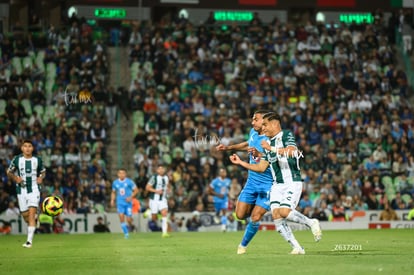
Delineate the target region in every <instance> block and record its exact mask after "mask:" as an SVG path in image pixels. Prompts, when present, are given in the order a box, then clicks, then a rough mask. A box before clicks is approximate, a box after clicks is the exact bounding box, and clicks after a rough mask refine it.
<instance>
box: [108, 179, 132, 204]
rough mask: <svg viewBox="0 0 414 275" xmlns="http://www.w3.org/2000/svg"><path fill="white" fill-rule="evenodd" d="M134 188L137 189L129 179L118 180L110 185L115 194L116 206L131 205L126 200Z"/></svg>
mask: <svg viewBox="0 0 414 275" xmlns="http://www.w3.org/2000/svg"><path fill="white" fill-rule="evenodd" d="M135 188H137V186H136V184H135V182H134V181H133V180H131V179H130V178H125V179H124V180H122V181H121V180H120V179H116V180H114V181H113V183H112V191H115V192H116V204H117V205H125V204H132V202H127V201H126V198H128V197H130V196H131V195H132V193H133V191H134V189H135Z"/></svg>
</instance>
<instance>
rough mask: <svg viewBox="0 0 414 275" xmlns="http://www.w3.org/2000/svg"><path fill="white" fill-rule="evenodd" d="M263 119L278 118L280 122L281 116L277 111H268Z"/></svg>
mask: <svg viewBox="0 0 414 275" xmlns="http://www.w3.org/2000/svg"><path fill="white" fill-rule="evenodd" d="M263 119H267V120H269V121H271V120H278V121H279V122H280V120H281V119H280V116H279V114H277V113H274V112H271V113H267V114H265V115H263Z"/></svg>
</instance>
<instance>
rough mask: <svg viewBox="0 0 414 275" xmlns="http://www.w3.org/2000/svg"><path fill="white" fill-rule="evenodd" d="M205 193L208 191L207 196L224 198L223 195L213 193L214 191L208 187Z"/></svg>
mask: <svg viewBox="0 0 414 275" xmlns="http://www.w3.org/2000/svg"><path fill="white" fill-rule="evenodd" d="M207 191H208V194H209V195H211V196H215V197H219V198H224V194H220V193H217V192H215V191H214V189H213V188H211V187H210V186H209V187H208V189H207Z"/></svg>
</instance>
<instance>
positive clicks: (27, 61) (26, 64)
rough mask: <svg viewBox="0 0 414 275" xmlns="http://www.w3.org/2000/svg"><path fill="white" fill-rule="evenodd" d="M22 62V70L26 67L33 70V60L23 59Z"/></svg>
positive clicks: (27, 57)
mask: <svg viewBox="0 0 414 275" xmlns="http://www.w3.org/2000/svg"><path fill="white" fill-rule="evenodd" d="M22 62H23V67H24V68H26V66H28V67H29V68H33V60H32V58H31V57H30V56H26V57H24V58H23V61H22Z"/></svg>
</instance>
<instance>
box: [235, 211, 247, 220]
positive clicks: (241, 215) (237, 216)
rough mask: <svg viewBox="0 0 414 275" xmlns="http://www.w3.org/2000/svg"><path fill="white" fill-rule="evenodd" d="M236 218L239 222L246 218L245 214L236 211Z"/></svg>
mask: <svg viewBox="0 0 414 275" xmlns="http://www.w3.org/2000/svg"><path fill="white" fill-rule="evenodd" d="M236 218H237V219H239V220H244V219H246V218H247V214H246V213H243V212H237V211H236Z"/></svg>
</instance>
